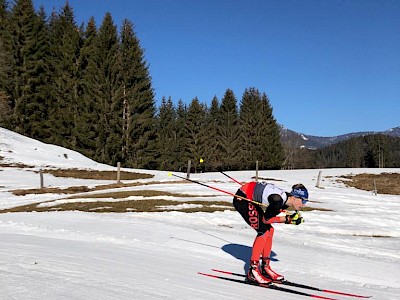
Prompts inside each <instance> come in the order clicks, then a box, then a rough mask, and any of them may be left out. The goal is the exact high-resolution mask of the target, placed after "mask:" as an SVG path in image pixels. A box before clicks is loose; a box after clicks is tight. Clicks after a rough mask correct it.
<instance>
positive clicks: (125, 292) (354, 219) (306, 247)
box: [0, 128, 400, 300]
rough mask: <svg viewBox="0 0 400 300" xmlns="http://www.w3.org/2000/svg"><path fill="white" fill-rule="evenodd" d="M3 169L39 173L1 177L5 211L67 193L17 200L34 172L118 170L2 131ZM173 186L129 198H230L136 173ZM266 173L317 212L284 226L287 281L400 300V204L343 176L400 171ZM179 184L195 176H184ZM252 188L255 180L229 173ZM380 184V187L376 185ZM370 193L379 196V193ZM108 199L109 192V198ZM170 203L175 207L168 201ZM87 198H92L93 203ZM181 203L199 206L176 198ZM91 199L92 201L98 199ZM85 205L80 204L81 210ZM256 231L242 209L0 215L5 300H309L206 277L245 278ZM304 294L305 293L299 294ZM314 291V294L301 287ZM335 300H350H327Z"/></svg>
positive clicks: (281, 255)
mask: <svg viewBox="0 0 400 300" xmlns="http://www.w3.org/2000/svg"><path fill="white" fill-rule="evenodd" d="M0 157H3V161H0V164H1V163H2V162H3V163H4V162H7V163H23V164H25V165H30V166H34V167H33V168H19V167H13V168H10V167H0V208H1V209H4V208H10V207H14V206H19V205H23V204H28V203H36V202H37V203H40V202H42V201H48V200H53V199H54V200H56V199H62V198H64V197H65V195H60V194H58V195H55V194H42V195H39V194H38V195H27V196H15V195H13V194H12V193H11V192H10V190H13V189H21V188H38V187H39V175H38V174H37V173H35V172H34V171H38V170H39V169H40V168H48V167H50V166H53V167H60V168H91V169H97V170H115V168H113V167H110V166H106V165H102V164H98V163H96V162H94V161H92V160H90V159H88V158H86V157H84V156H82V155H80V154H78V153H76V152H73V151H70V150H67V149H64V148H60V147H57V146H53V145H46V144H43V143H40V142H38V141H35V140H31V139H28V138H26V137H23V136H21V135H18V134H15V133H13V132H11V131H8V130H5V129H2V128H0ZM135 171H137V172H144V173H151V174H154V175H155V177H154V178H152V179H147V180H141V181H150V182H152V181H165V182H168V181H171V183H169V184H165V183H164V184H151V185H144V186H138V187H131V188H123V189H125V190H126V189H132V190H133V189H135V190H143V189H151V190H155V189H156V190H161V191H169V192H176V193H187V194H195V195H215V197H206V198H203V199H202V200H223V201H227V204H228V205H229V202H230V201H231V197H230V196H229V195H225V194H223V193H219V192H217V191H215V190H212V189H208V188H206V187H204V186H201V185H198V184H195V183H188V184H176V183H172V181H175V180H176V179H177V178H173V177H172V178H171V177H170V176H168V173H167V172H158V171H148V170H135ZM318 172H319V170H294V171H262V172H260V174H259V175H260V176H261V177H265V178H273V179H275V180H276V181H273V182H274V183H275V184H277V185H278V186H281V187H283V188H285V189H288V190H289V189H290V187H291V186H292V185H293V184H294V183H298V182H301V183H304V184H305V185H306V186H307V187H308V189H309V191H310V198H311V201H310V202H309V206H311V207H316V208H325V209H331V210H332V211H319V210H314V211H310V212H303V213H302V215H303V217H304V218H305V223H304V224H301V225H299V226H293V225H284V224H277V225H275V226H274V227H275V239H274V244H273V255H274V261H273V265H272V266H273V268H274V269H276V270H277V271H278V272H280V273H283V274H284V275H285V277H286V278H287V279H288V280H291V281H294V282H299V283H304V284H308V285H313V286H317V287H320V288H324V289H331V290H340V291H343V292H348V293H358V294H362V295H368V296H372V299H382V300H387V299H400V251H399V250H400V226H399V224H400V218H399V211H400V197H399V196H391V195H380V194H378V195H374V194H373V193H372V191H361V190H356V189H354V188H348V187H345V186H344V185H343V184H342V183H338V182H337V181H336V179H337V177H338V176H340V175H347V174H351V173H353V174H357V173H381V172H400V169H327V170H322V176H323V181H322V187H323V189H320V188H316V187H315V185H316V180H317V176H318ZM176 174H178V175H181V176H185V175H186V174H181V173H176ZM229 175H230V176H232V177H234V178H235V179H237V180H239V181H250V180H251V177H252V176H254V175H255V172H250V171H249V172H230V173H229ZM191 179H194V180H199V181H201V182H204V183H206V184H209V185H212V186H215V187H218V188H220V189H223V190H227V191H229V192H233V193H234V192H235V191H236V190H237V188H238V184H237V183H235V182H232V181H231V180H230V179H229V178H227V177H225V176H224V175H222V174H221V173H204V174H192V175H191ZM44 181H45V185H46V186H53V187H68V186H75V185H86V186H95V185H99V184H103V183H104V184H106V183H107V184H108V183H111V182H110V181H96V180H81V179H66V178H57V177H54V176H52V175H49V174H45V177H44ZM371 186H372V183H371ZM371 190H372V188H371ZM103 192H104V191H103ZM165 198H166V199H170V198H168V197H165ZM86 199H87V198H86ZM177 199H180V200H179V201H182V204H183V205H182V207H185V204H184V203H185V201H186V202H187V201H190V198H189V199H188V198H180V197H176V199H174V200H177ZM89 200H92V201H93V199H89ZM77 201H82V200H77ZM254 237H255V232H254V231H253V230H252V229H251V228H249V227H248V226H247V225H246V224H245V223H244V221H243V220H242V219H241V217H240V215H239V214H238V213H237V212H234V211H228V210H227V211H224V212H215V213H192V214H186V213H182V212H179V211H169V212H159V213H135V212H127V213H123V214H117V213H102V214H100V213H84V212H75V211H71V212H46V213H38V212H36V213H35V212H33V213H7V214H0V282H1V285H0V286H1V287H0V299H7V300H8V299H85V300H88V299H93V300H97V299H174V300H176V299H289V300H291V299H302V298H304V299H306V298H305V297H303V296H298V295H291V294H286V293H283V292H280V291H274V290H269V289H263V288H258V287H253V286H248V285H243V284H238V283H234V282H227V281H223V280H218V279H214V278H210V277H205V276H201V275H198V274H197V272H206V273H210V272H212V271H211V269H213V268H216V269H222V270H227V271H232V272H237V273H244V271H245V269H246V268H247V266H248V260H249V257H250V252H251V246H252V242H253V239H254ZM293 289H295V288H293ZM297 290H300V291H304V292H309V291H307V290H305V289H297ZM312 293H315V294H318V295H324V296H330V297H332V298H336V299H355V298H352V297H346V296H339V295H329V294H324V293H321V292H312Z"/></svg>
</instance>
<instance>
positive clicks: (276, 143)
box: [259, 93, 284, 169]
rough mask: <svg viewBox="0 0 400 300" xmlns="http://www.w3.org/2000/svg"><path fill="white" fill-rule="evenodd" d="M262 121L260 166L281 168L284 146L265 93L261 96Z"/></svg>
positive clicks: (263, 167)
mask: <svg viewBox="0 0 400 300" xmlns="http://www.w3.org/2000/svg"><path fill="white" fill-rule="evenodd" d="M260 113H261V122H260V132H261V134H260V137H259V138H260V143H261V147H262V149H261V153H260V159H261V162H262V163H261V164H260V166H259V167H260V168H262V169H280V168H281V167H282V165H283V160H284V156H283V146H282V143H281V139H280V129H279V126H278V124H277V122H276V120H275V118H274V116H273V111H272V107H271V104H270V102H269V99H268V97H267V95H266V94H265V93H263V94H262V96H261V110H260Z"/></svg>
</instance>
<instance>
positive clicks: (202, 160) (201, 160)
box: [199, 158, 243, 185]
mask: <svg viewBox="0 0 400 300" xmlns="http://www.w3.org/2000/svg"><path fill="white" fill-rule="evenodd" d="M199 162H200V163H201V164H202V163H204V159H202V158H200V160H199ZM219 172H220V173H221V174H223V175H225V176H226V177H228V178H229V179H231V180H233V181H234V182H236V183H238V184H240V185H243V184H242V183H241V182H239V181H237V180H236V179H235V178H232V177H231V176H229V175H228V174H226V173H225V172H223V171H219Z"/></svg>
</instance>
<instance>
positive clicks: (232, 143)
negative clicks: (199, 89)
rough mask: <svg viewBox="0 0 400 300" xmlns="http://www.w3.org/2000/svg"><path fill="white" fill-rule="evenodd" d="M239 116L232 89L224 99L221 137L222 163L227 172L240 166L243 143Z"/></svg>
mask: <svg viewBox="0 0 400 300" xmlns="http://www.w3.org/2000/svg"><path fill="white" fill-rule="evenodd" d="M238 124H239V114H238V109H237V100H236V97H235V95H234V93H233V91H232V90H231V89H227V90H226V92H225V94H224V97H223V98H222V103H221V109H220V119H219V132H220V134H219V136H220V144H221V161H222V166H223V168H224V169H225V170H236V169H238V168H239V165H240V157H239V155H240V151H239V149H240V148H241V141H240V138H239V134H238V132H240V130H238Z"/></svg>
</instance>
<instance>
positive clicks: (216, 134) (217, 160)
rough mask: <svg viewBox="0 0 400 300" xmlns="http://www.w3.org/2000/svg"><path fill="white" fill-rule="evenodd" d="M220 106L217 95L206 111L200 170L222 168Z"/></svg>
mask: <svg viewBox="0 0 400 300" xmlns="http://www.w3.org/2000/svg"><path fill="white" fill-rule="evenodd" d="M220 117H221V114H220V107H219V101H218V98H217V97H214V98H213V99H212V101H211V107H210V109H209V110H208V111H207V115H206V120H205V125H204V128H205V133H204V135H205V143H206V147H205V149H204V153H203V157H202V158H204V159H205V163H204V164H203V166H202V171H212V170H222V169H223V165H222V157H223V156H224V155H222V151H221V150H222V149H221V135H220V130H219V129H220V123H221V120H220Z"/></svg>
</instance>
